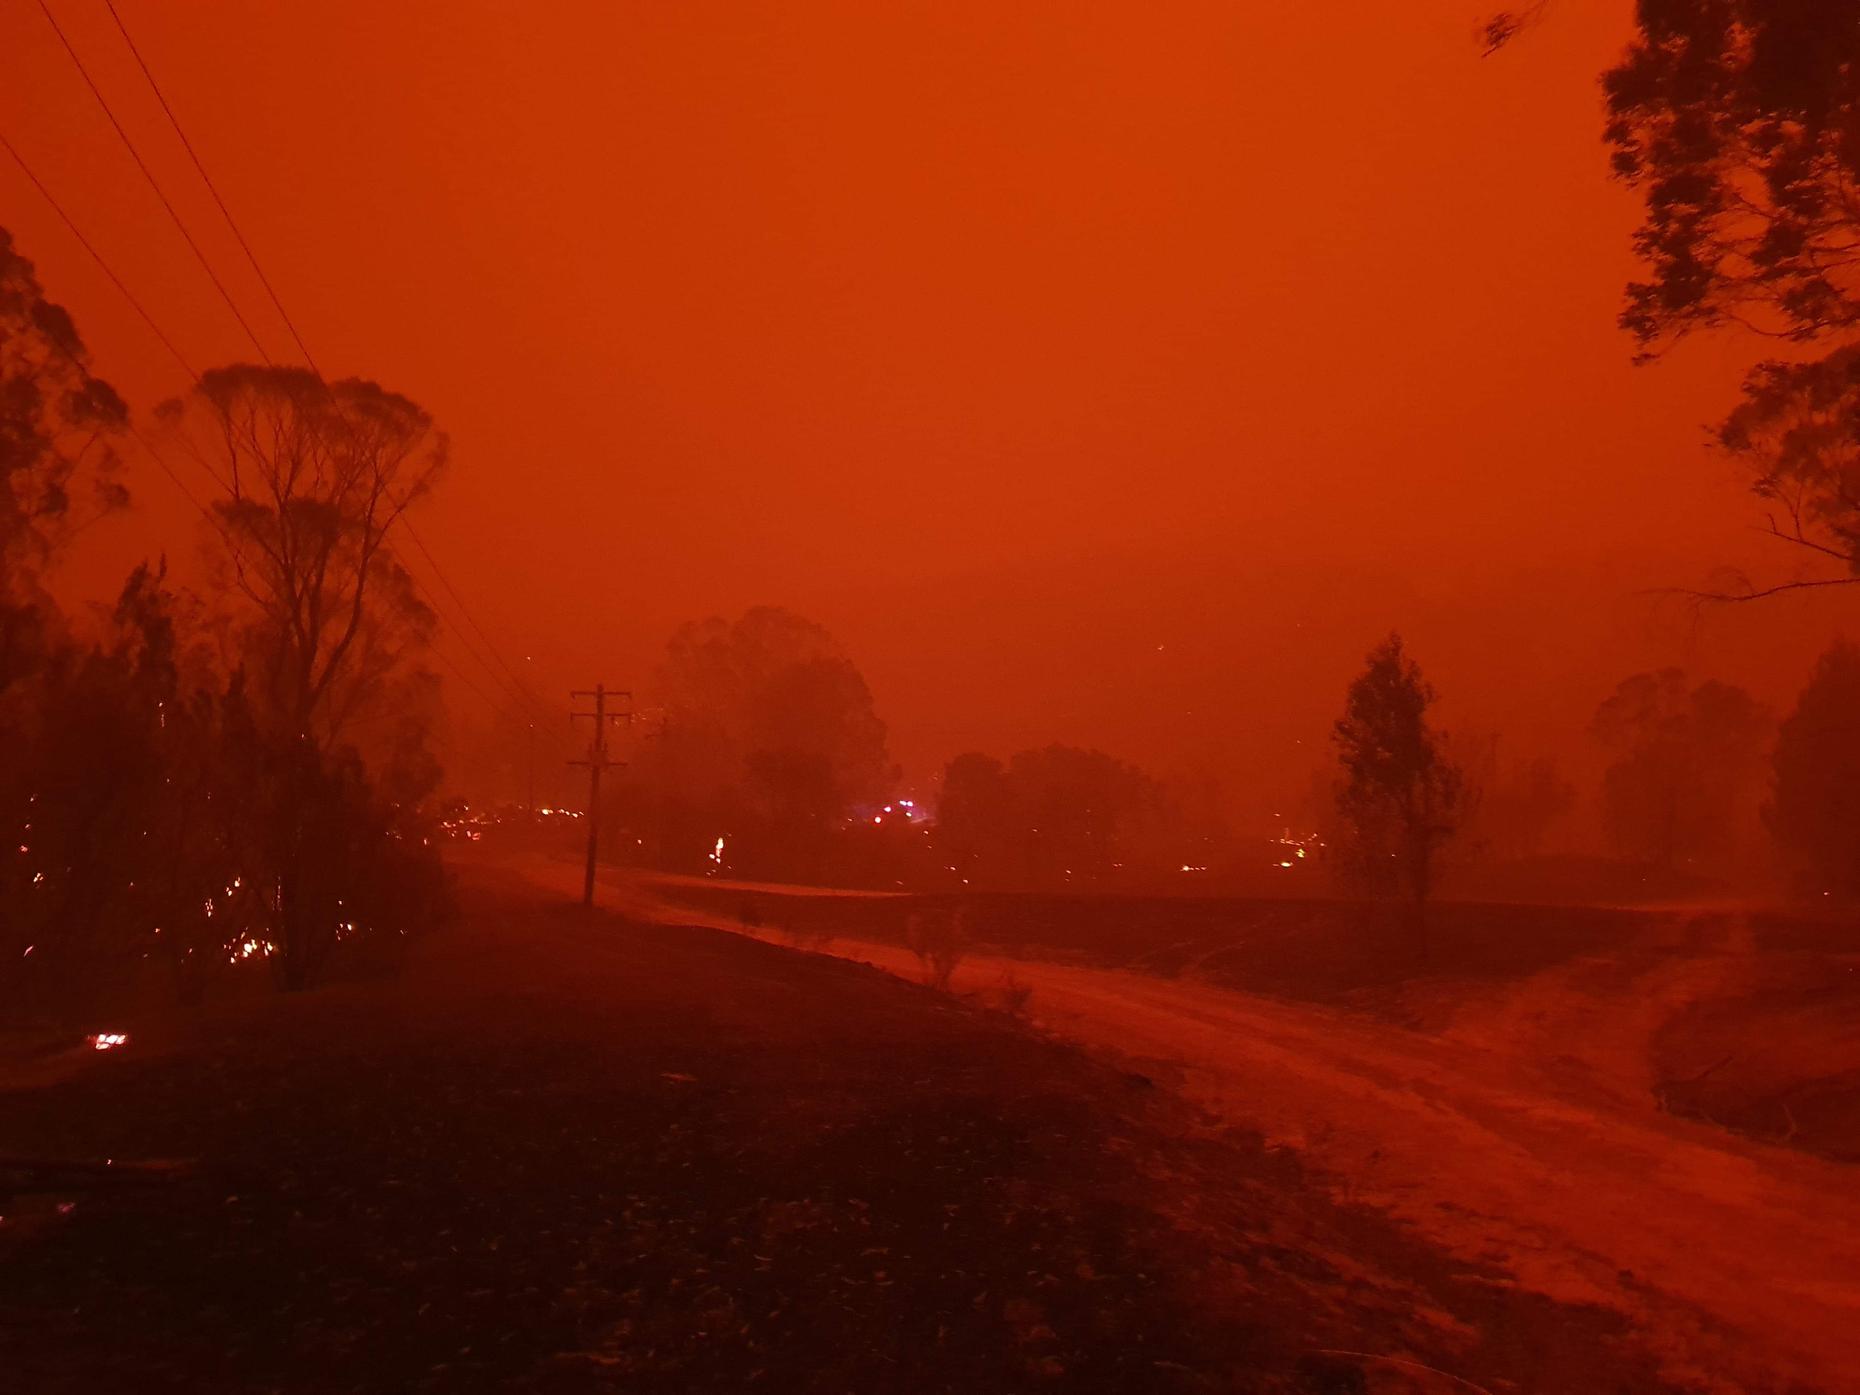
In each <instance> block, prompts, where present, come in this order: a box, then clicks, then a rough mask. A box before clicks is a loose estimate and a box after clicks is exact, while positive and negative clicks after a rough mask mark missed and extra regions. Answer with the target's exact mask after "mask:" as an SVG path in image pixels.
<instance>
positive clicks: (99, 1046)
mask: <svg viewBox="0 0 1860 1395" xmlns="http://www.w3.org/2000/svg"><path fill="white" fill-rule="evenodd" d="M84 1039H85V1040H86V1041H88V1042H89V1043H90V1046H91V1050H93V1051H114V1050H115V1049H116V1048H117V1047H119V1046H127V1045H129V1033H127V1032H96V1033H93V1034H92V1035H90V1036H88V1037H86V1038H84Z"/></svg>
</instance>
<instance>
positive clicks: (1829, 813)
mask: <svg viewBox="0 0 1860 1395" xmlns="http://www.w3.org/2000/svg"><path fill="white" fill-rule="evenodd" d="M1773 769H1774V778H1775V784H1774V786H1773V787H1772V793H1771V798H1770V803H1769V807H1768V808H1767V809H1765V811H1764V817H1765V821H1766V822H1767V823H1768V824H1769V828H1770V832H1771V833H1772V834H1773V835H1775V838H1776V842H1777V844H1778V846H1779V847H1780V849H1781V851H1782V854H1783V858H1784V861H1785V863H1786V864H1787V865H1788V868H1789V870H1790V872H1791V873H1792V874H1793V877H1794V879H1795V882H1796V886H1797V888H1798V889H1799V890H1801V891H1803V892H1805V893H1807V894H1810V895H1815V896H1830V897H1835V898H1839V899H1840V900H1842V901H1846V902H1850V903H1851V902H1853V901H1855V900H1860V646H1855V645H1853V644H1851V643H1848V642H1846V641H1842V642H1840V643H1837V644H1835V645H1834V646H1833V647H1832V648H1831V649H1829V650H1828V652H1827V653H1825V654H1823V655H1822V656H1821V661H1820V662H1819V663H1817V664H1816V665H1815V672H1814V676H1813V677H1811V678H1810V679H1809V681H1808V686H1807V687H1805V688H1803V689H1802V695H1801V697H1800V698H1798V699H1797V700H1796V705H1795V711H1794V712H1792V713H1790V714H1789V716H1788V718H1787V719H1785V720H1784V722H1783V724H1782V727H1781V729H1780V730H1779V731H1778V733H1777V737H1776V751H1775V756H1774V765H1773Z"/></svg>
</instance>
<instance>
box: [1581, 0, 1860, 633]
mask: <svg viewBox="0 0 1860 1395" xmlns="http://www.w3.org/2000/svg"><path fill="white" fill-rule="evenodd" d="M1636 18H1637V23H1638V27H1639V34H1638V35H1637V37H1636V39H1635V41H1634V42H1633V43H1632V44H1631V45H1630V46H1629V48H1628V50H1627V52H1626V54H1625V55H1624V56H1623V57H1622V59H1621V61H1620V62H1619V63H1617V64H1616V65H1615V67H1614V68H1612V69H1610V70H1609V72H1608V73H1607V75H1606V77H1605V78H1604V87H1605V89H1606V92H1607V99H1608V124H1607V139H1608V142H1609V144H1610V145H1611V146H1612V147H1613V152H1614V155H1613V159H1614V168H1615V172H1616V173H1617V174H1618V175H1619V176H1620V177H1621V178H1622V179H1623V180H1625V181H1626V182H1627V183H1628V184H1629V185H1631V186H1632V187H1633V188H1635V189H1637V190H1639V191H1640V192H1641V193H1642V194H1643V195H1644V197H1645V219H1644V221H1643V222H1642V224H1641V227H1640V229H1639V231H1638V232H1637V233H1636V234H1635V237H1634V246H1635V250H1636V251H1637V252H1638V253H1639V254H1640V257H1641V259H1642V261H1643V262H1644V264H1645V266H1646V268H1647V273H1648V274H1647V276H1646V277H1645V278H1644V279H1640V280H1636V281H1634V282H1632V283H1631V284H1630V285H1629V286H1628V297H1627V305H1626V307H1625V309H1624V310H1623V311H1622V315H1621V323H1622V325H1623V327H1625V328H1626V329H1627V330H1628V331H1629V332H1630V333H1631V334H1633V336H1634V337H1635V339H1636V341H1637V342H1638V343H1639V344H1640V346H1641V350H1642V354H1643V356H1644V357H1650V356H1652V355H1654V354H1656V353H1658V352H1660V351H1661V350H1662V349H1663V348H1664V347H1665V346H1667V345H1669V344H1671V343H1672V342H1673V341H1675V340H1676V339H1678V338H1680V337H1682V336H1683V335H1685V334H1687V333H1689V332H1691V331H1693V330H1695V329H1711V328H1717V327H1720V326H1725V325H1736V326H1743V327H1747V328H1750V329H1754V330H1756V331H1758V332H1760V333H1762V334H1765V335H1770V336H1775V337H1779V338H1782V339H1786V340H1791V341H1794V342H1797V343H1807V342H1811V341H1813V342H1819V343H1824V344H1828V345H1831V346H1832V347H1831V349H1830V351H1829V352H1827V353H1826V354H1825V355H1824V356H1823V357H1821V358H1819V359H1809V358H1802V357H1799V356H1797V357H1793V358H1791V359H1789V360H1786V361H1771V362H1765V363H1761V364H1759V365H1757V367H1756V368H1754V369H1753V370H1752V371H1751V373H1750V375H1749V377H1748V378H1747V380H1746V382H1745V386H1744V396H1745V401H1744V403H1743V405H1742V406H1740V407H1739V408H1738V409H1737V410H1736V411H1735V412H1733V413H1732V414H1731V415H1730V416H1729V417H1728V418H1727V419H1726V420H1725V421H1724V423H1723V424H1722V426H1721V427H1720V429H1719V438H1720V441H1721V442H1722V444H1723V445H1724V447H1725V448H1726V449H1727V450H1728V451H1730V452H1731V453H1732V454H1733V455H1735V456H1736V457H1738V458H1739V459H1740V460H1741V461H1742V462H1743V463H1744V464H1745V465H1746V466H1747V467H1748V469H1749V471H1750V474H1751V479H1752V484H1753V488H1754V490H1755V492H1756V493H1757V495H1758V496H1759V497H1760V498H1762V499H1764V500H1765V501H1767V502H1768V503H1769V504H1770V505H1771V508H1770V512H1769V527H1770V529H1771V531H1772V532H1773V533H1775V535H1776V536H1778V537H1780V538H1783V539H1785V540H1787V541H1789V542H1791V543H1794V544H1796V545H1798V546H1800V547H1802V548H1804V549H1806V550H1808V551H1810V552H1813V553H1815V554H1818V555H1820V556H1824V557H1826V558H1828V559H1830V560H1832V561H1833V562H1835V563H1838V564H1839V567H1840V569H1841V570H1840V574H1838V575H1833V576H1828V577H1815V578H1806V579H1798V580H1793V581H1787V582H1783V583H1781V584H1778V585H1770V586H1755V585H1752V584H1751V583H1749V582H1747V581H1742V580H1741V579H1740V580H1739V581H1738V582H1737V583H1736V584H1735V585H1734V586H1733V587H1731V588H1730V589H1727V590H1725V591H1722V592H1719V593H1715V594H1716V595H1717V596H1718V598H1720V599H1732V600H1742V599H1751V598H1754V597H1756V596H1763V595H1770V594H1773V593H1774V592H1777V591H1785V590H1793V589H1796V588H1799V587H1804V586H1830V585H1845V584H1849V583H1851V582H1853V581H1855V580H1860V482H1857V481H1860V197H1857V196H1856V193H1855V190H1856V189H1857V188H1860V80H1857V79H1856V74H1860V7H1856V6H1855V5H1854V4H1853V3H1852V0H1789V2H1788V3H1780V2H1779V0H1661V2H1660V3H1651V2H1650V0H1642V2H1641V3H1640V4H1639V5H1638V7H1637V10H1636Z"/></svg>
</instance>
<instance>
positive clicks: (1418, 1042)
mask: <svg viewBox="0 0 1860 1395" xmlns="http://www.w3.org/2000/svg"><path fill="white" fill-rule="evenodd" d="M537 875H538V876H543V877H546V876H551V875H553V874H549V873H544V872H541V871H539V872H538V873H537ZM609 894H611V895H614V896H617V897H621V898H623V899H624V900H625V901H626V903H627V907H628V909H629V910H630V911H631V912H632V913H634V914H639V915H643V916H654V917H656V918H658V919H660V920H662V921H666V922H671V923H677V922H687V923H700V922H701V923H710V924H715V923H717V918H716V917H715V915H714V914H713V915H711V916H710V917H708V918H707V917H706V916H705V915H704V914H703V913H701V912H698V911H694V910H692V909H691V908H689V907H681V906H675V905H672V904H670V903H669V902H667V901H665V900H663V899H661V898H659V897H658V896H656V895H655V894H654V892H653V891H652V889H651V888H650V886H649V885H647V884H645V883H643V882H639V881H621V880H620V879H618V878H616V879H614V880H613V881H612V882H611V883H610V888H609ZM1654 923H1655V924H1656V925H1658V926H1659V929H1658V934H1659V935H1660V937H1661V943H1660V944H1659V945H1657V946H1651V947H1650V946H1647V945H1640V946H1632V947H1624V953H1623V954H1622V955H1621V956H1618V957H1615V956H1603V957H1587V958H1583V959H1580V960H1577V961H1574V962H1572V963H1567V964H1563V965H1559V966H1557V967H1555V968H1553V969H1550V970H1547V971H1544V972H1541V973H1537V974H1534V975H1532V976H1530V977H1528V978H1525V979H1523V980H1521V981H1519V982H1516V983H1511V984H1505V985H1493V986H1491V987H1490V989H1489V996H1488V997H1487V998H1486V999H1484V1000H1483V1001H1481V1002H1478V1003H1475V1004H1464V1005H1462V1008H1461V1010H1460V1011H1458V1012H1457V1013H1455V1014H1454V1015H1453V1017H1452V1020H1451V1022H1450V1024H1449V1025H1447V1026H1445V1027H1442V1028H1440V1029H1438V1030H1430V1031H1421V1030H1413V1029H1410V1028H1407V1027H1403V1026H1399V1025H1394V1024H1392V1023H1389V1022H1386V1021H1381V1020H1376V1019H1374V1018H1371V1017H1367V1016H1363V1015H1358V1014H1354V1013H1350V1012H1346V1011H1342V1010H1338V1009H1334V1008H1326V1007H1320V1006H1313V1005H1309V1004H1302V1003H1296V1002H1288V1001H1284V1000H1281V999H1274V998H1268V997H1264V996H1260V995H1255V994H1250V993H1246V992H1241V991H1236V990H1234V989H1231V988H1216V987H1210V986H1207V985H1203V984H1198V983H1194V982H1188V981H1179V980H1167V979H1160V978H1152V977H1148V976H1145V975H1142V974H1138V973H1131V972H1125V971H1115V970H1103V969H1092V968H1079V967H1072V966H1065V965H1056V964H1051V963H1044V962H1038V961H1028V960H1006V959H1000V958H986V959H971V960H969V961H968V962H966V963H965V964H964V965H963V966H962V968H961V969H960V970H959V972H958V974H957V977H956V981H955V983H954V985H953V986H954V988H955V990H956V991H958V992H973V993H981V994H984V995H985V994H988V993H990V992H994V991H999V988H1000V986H1001V985H1003V984H1004V983H1006V982H1008V981H1010V980H1011V981H1014V982H1017V983H1019V984H1021V985H1024V986H1026V987H1029V988H1031V989H1032V995H1031V999H1030V1011H1031V1013H1032V1016H1033V1017H1034V1019H1035V1020H1036V1021H1037V1022H1038V1023H1039V1024H1040V1025H1041V1026H1043V1027H1045V1028H1046V1029H1048V1030H1050V1031H1052V1032H1054V1033H1056V1034H1058V1035H1060V1036H1062V1037H1065V1038H1068V1039H1071V1040H1074V1041H1077V1042H1080V1043H1082V1044H1085V1045H1086V1046H1088V1047H1090V1048H1092V1049H1094V1050H1096V1051H1099V1052H1102V1053H1105V1054H1109V1055H1113V1056H1116V1057H1119V1058H1121V1059H1123V1060H1125V1061H1126V1062H1127V1063H1129V1064H1131V1065H1132V1066H1133V1068H1135V1069H1140V1070H1145V1071H1147V1072H1149V1073H1150V1074H1151V1075H1153V1076H1155V1077H1156V1078H1158V1079H1162V1080H1166V1081H1167V1082H1168V1083H1170V1084H1172V1085H1174V1086H1176V1087H1178V1088H1179V1089H1180V1090H1182V1091H1183V1092H1184V1093H1186V1094H1187V1095H1189V1096H1190V1097H1191V1098H1192V1099H1194V1100H1196V1101H1198V1102H1199V1103H1201V1104H1202V1105H1204V1106H1205V1107H1206V1108H1207V1109H1209V1110H1210V1111H1212V1112H1213V1113H1215V1114H1216V1115H1218V1116H1220V1117H1222V1118H1224V1119H1227V1120H1230V1121H1232V1122H1234V1123H1236V1124H1241V1125H1244V1126H1247V1127H1251V1128H1255V1129H1258V1130H1260V1131H1262V1132H1263V1133H1264V1134H1265V1135H1266V1136H1267V1137H1268V1138H1269V1139H1270V1140H1273V1141H1275V1142H1277V1143H1279V1144H1281V1145H1283V1146H1285V1147H1288V1148H1292V1149H1295V1150H1297V1151H1298V1152H1299V1153H1300V1154H1302V1155H1303V1156H1304V1157H1305V1159H1307V1160H1308V1161H1309V1162H1310V1163H1311V1164H1312V1165H1314V1166H1315V1167H1316V1168H1318V1169H1321V1170H1322V1172H1323V1173H1325V1174H1327V1175H1328V1176H1329V1177H1330V1178H1331V1179H1332V1183H1331V1185H1332V1186H1333V1187H1334V1188H1335V1189H1336V1191H1337V1193H1338V1195H1339V1196H1340V1197H1341V1198H1342V1199H1344V1200H1347V1201H1354V1202H1357V1203H1360V1204H1364V1205H1367V1206H1372V1207H1375V1208H1378V1209H1380V1210H1383V1211H1385V1212H1387V1213H1388V1214H1390V1215H1391V1216H1393V1217H1395V1218H1396V1219H1397V1220H1399V1221H1400V1222H1402V1223H1403V1224H1404V1225H1406V1226H1409V1227H1412V1228H1413V1230H1414V1231H1416V1232H1418V1233H1419V1234H1420V1235H1421V1236H1423V1237H1424V1238H1425V1239H1426V1240H1428V1241H1429V1242H1430V1243H1432V1244H1434V1245H1436V1246H1439V1247H1441V1248H1443V1249H1445V1250H1447V1251H1449V1252H1450V1253H1452V1254H1454V1255H1457V1256H1459V1257H1461V1258H1463V1259H1464V1260H1466V1261H1467V1262H1468V1263H1469V1264H1478V1265H1482V1266H1496V1267H1498V1268H1499V1269H1500V1270H1501V1271H1502V1272H1503V1273H1505V1274H1507V1275H1509V1276H1510V1279H1511V1281H1512V1282H1513V1283H1515V1285H1516V1286H1517V1287H1518V1288H1519V1289H1521V1290H1526V1291H1530V1292H1534V1293H1538V1294H1542V1295H1545V1296H1548V1297H1550V1298H1553V1299H1556V1300H1559V1301H1563V1302H1575V1303H1593V1304H1596V1305H1600V1306H1604V1307H1606V1308H1609V1309H1612V1310H1615V1311H1617V1312H1619V1313H1621V1314H1622V1315H1623V1316H1624V1317H1625V1318H1626V1319H1627V1320H1628V1321H1629V1322H1630V1323H1631V1324H1632V1326H1633V1328H1634V1330H1635V1333H1636V1336H1637V1340H1638V1341H1639V1342H1640V1343H1641V1344H1643V1345H1644V1346H1645V1347H1646V1348H1647V1349H1648V1350H1649V1351H1651V1352H1652V1353H1654V1354H1655V1355H1656V1356H1657V1358H1658V1360H1659V1361H1660V1363H1661V1366H1662V1370H1663V1373H1664V1374H1665V1375H1667V1376H1668V1377H1669V1378H1670V1379H1672V1380H1674V1381H1675V1382H1678V1383H1683V1384H1687V1385H1691V1386H1695V1387H1696V1388H1698V1389H1701V1390H1710V1391H1723V1392H1744V1391H1778V1392H1781V1391H1793V1390H1802V1389H1812V1390H1821V1391H1826V1392H1831V1393H1833V1392H1846V1391H1860V1341H1857V1340H1856V1334H1860V1190H1856V1187H1855V1180H1856V1179H1855V1176H1854V1172H1853V1169H1852V1168H1851V1167H1849V1166H1844V1165H1842V1164H1839V1163H1835V1162H1830V1161H1827V1160H1824V1159H1821V1158H1817V1157H1814V1156H1811V1155H1807V1154H1804V1153H1800V1152H1796V1151H1793V1150H1790V1149H1787V1148H1782V1147H1777V1146H1772V1145H1769V1144H1764V1143H1760V1142H1754V1141H1751V1140H1747V1139H1742V1138H1739V1137H1737V1136H1735V1135H1732V1134H1730V1133H1727V1132H1725V1131H1724V1130H1721V1129H1718V1128H1715V1127H1713V1126H1712V1125H1710V1124H1709V1123H1705V1122H1699V1121H1692V1120H1687V1119H1682V1118H1678V1117H1674V1116H1672V1115H1670V1114H1667V1113H1665V1112H1664V1111H1662V1110H1661V1109H1660V1107H1659V1105H1658V1103H1657V1100H1656V1098H1655V1095H1654V1093H1653V1090H1652V1085H1653V1083H1654V1082H1653V1078H1652V1067H1651V1065H1650V1062H1649V1056H1648V1049H1649V1045H1650V1042H1651V1039H1652V1037H1653V1034H1654V1033H1655V1032H1656V1031H1657V1030H1658V1029H1659V1027H1660V1025H1661V1024H1662V1023H1663V1022H1665V1021H1666V1020H1668V1019H1669V1018H1670V1017H1671V1016H1672V1014H1673V1013H1675V1012H1677V1011H1679V1010H1680V1009H1682V1008H1683V1007H1685V1006H1686V1005H1687V1004H1689V1003H1691V1002H1694V1001H1697V1000H1699V999H1700V998H1702V997H1706V996H1709V995H1712V994H1716V993H1720V992H1723V991H1726V990H1727V989H1729V988H1732V987H1734V986H1735V984H1736V982H1737V981H1738V979H1739V978H1740V976H1741V975H1743V974H1744V972H1745V969H1746V963H1745V961H1746V960H1747V958H1748V956H1749V954H1750V947H1749V943H1748V937H1747V935H1746V934H1745V933H1744V931H1743V928H1742V926H1741V923H1740V922H1739V921H1738V919H1737V918H1736V917H1724V916H1719V917H1714V918H1697V919H1693V918H1688V917H1686V916H1685V915H1683V914H1681V913H1675V914H1674V915H1673V916H1671V917H1668V918H1664V920H1663V923H1662V922H1661V921H1658V920H1656V921H1655V922H1654ZM1649 948H1657V949H1658V950H1659V953H1657V954H1648V953H1647V950H1648V949H1649ZM1629 949H1632V950H1634V951H1636V952H1634V953H1627V952H1625V951H1626V950H1629ZM830 952H832V953H834V954H838V955H841V956H844V957H848V958H854V959H859V960H863V961H866V962H869V963H872V964H875V965H878V966H880V967H883V968H887V969H890V970H892V971H894V972H897V973H900V974H903V975H908V976H912V977H916V976H918V975H919V972H920V971H919V969H918V966H917V963H916V961H915V959H914V958H913V957H912V956H911V955H910V954H908V953H907V952H905V951H902V950H900V949H898V948H897V947H895V946H893V945H887V944H880V943H868V942H860V941H848V940H841V941H838V942H836V943H835V944H833V945H832V946H831V947H830Z"/></svg>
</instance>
